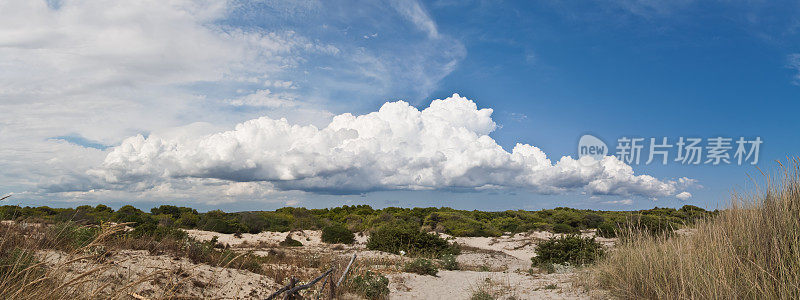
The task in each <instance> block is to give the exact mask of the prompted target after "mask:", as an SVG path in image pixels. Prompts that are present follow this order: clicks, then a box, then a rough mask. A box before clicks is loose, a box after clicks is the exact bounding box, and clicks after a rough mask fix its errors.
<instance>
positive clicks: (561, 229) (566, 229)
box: [553, 223, 580, 233]
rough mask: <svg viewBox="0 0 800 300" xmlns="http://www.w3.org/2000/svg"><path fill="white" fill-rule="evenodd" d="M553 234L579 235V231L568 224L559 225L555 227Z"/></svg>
mask: <svg viewBox="0 0 800 300" xmlns="http://www.w3.org/2000/svg"><path fill="white" fill-rule="evenodd" d="M553 232H555V233H578V232H580V231H578V229H576V228H575V227H572V226H570V225H568V224H564V223H558V224H555V225H553Z"/></svg>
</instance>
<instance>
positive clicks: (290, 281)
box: [267, 277, 297, 300]
mask: <svg viewBox="0 0 800 300" xmlns="http://www.w3.org/2000/svg"><path fill="white" fill-rule="evenodd" d="M295 282H297V279H294V277H292V279H290V280H289V284H287V285H286V286H284V287H282V288H280V289H279V290H277V291H275V292H274V293H272V295H269V297H267V300H272V299H275V297H277V296H278V295H280V294H281V293H283V292H285V291H287V290H289V289H291V288H293V287H294V284H295Z"/></svg>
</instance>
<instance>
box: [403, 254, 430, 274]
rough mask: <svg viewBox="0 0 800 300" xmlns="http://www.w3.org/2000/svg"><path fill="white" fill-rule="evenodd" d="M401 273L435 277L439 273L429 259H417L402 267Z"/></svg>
mask: <svg viewBox="0 0 800 300" xmlns="http://www.w3.org/2000/svg"><path fill="white" fill-rule="evenodd" d="M403 272H408V273H417V274H419V275H431V276H436V274H437V273H439V269H437V268H436V266H435V265H434V264H433V262H432V261H431V260H430V259H424V258H417V259H415V260H414V261H412V262H408V263H406V264H405V265H404V266H403Z"/></svg>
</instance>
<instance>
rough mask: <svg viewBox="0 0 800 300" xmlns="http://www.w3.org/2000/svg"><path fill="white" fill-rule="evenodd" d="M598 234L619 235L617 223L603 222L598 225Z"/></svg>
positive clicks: (606, 235) (606, 236) (603, 235)
mask: <svg viewBox="0 0 800 300" xmlns="http://www.w3.org/2000/svg"><path fill="white" fill-rule="evenodd" d="M597 236H600V237H604V238H614V237H617V225H616V224H614V223H611V222H603V223H602V224H600V225H598V226H597Z"/></svg>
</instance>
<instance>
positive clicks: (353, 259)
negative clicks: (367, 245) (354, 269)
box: [336, 253, 356, 286]
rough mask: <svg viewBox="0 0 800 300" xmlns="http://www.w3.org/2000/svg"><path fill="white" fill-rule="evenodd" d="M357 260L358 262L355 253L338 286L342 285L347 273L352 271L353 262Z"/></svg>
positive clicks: (337, 283)
mask: <svg viewBox="0 0 800 300" xmlns="http://www.w3.org/2000/svg"><path fill="white" fill-rule="evenodd" d="M355 260H356V254H355V253H353V257H352V258H350V262H349V263H348V264H347V268H344V273H342V277H339V281H337V282H336V286H340V285H342V281H343V280H344V278H345V277H346V276H347V272H349V271H350V266H352V265H353V261H355Z"/></svg>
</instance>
